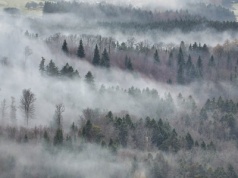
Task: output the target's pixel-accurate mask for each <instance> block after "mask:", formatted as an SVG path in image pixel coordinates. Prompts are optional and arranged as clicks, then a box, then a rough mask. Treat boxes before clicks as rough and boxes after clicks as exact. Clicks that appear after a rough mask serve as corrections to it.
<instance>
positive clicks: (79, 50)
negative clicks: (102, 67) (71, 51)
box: [77, 40, 85, 58]
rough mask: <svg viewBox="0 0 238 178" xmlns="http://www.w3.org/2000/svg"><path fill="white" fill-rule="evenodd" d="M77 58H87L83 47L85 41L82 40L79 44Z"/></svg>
mask: <svg viewBox="0 0 238 178" xmlns="http://www.w3.org/2000/svg"><path fill="white" fill-rule="evenodd" d="M77 56H78V57H79V58H84V57H85V52H84V47H83V41H82V40H80V42H79V47H78V51H77Z"/></svg>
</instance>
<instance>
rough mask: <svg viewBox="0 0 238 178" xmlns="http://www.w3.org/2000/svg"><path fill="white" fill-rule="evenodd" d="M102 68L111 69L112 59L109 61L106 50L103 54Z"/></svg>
mask: <svg viewBox="0 0 238 178" xmlns="http://www.w3.org/2000/svg"><path fill="white" fill-rule="evenodd" d="M101 66H103V67H107V68H109V67H110V59H109V56H108V53H107V50H106V48H105V49H104V51H103V53H102V58H101Z"/></svg>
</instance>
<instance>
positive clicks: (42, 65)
mask: <svg viewBox="0 0 238 178" xmlns="http://www.w3.org/2000/svg"><path fill="white" fill-rule="evenodd" d="M39 70H40V72H41V73H44V71H45V58H43V57H42V60H41V62H40V66H39Z"/></svg>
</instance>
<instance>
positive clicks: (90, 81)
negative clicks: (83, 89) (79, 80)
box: [85, 71, 95, 88]
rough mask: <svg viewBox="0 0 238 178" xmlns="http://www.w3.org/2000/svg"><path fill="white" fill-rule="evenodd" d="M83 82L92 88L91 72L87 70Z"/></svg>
mask: <svg viewBox="0 0 238 178" xmlns="http://www.w3.org/2000/svg"><path fill="white" fill-rule="evenodd" d="M85 82H86V83H87V84H88V85H89V86H90V87H91V88H94V87H95V84H94V77H93V75H92V73H91V72H90V71H89V72H88V73H87V74H86V75H85Z"/></svg>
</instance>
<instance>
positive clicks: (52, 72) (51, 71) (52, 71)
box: [46, 60, 59, 76]
mask: <svg viewBox="0 0 238 178" xmlns="http://www.w3.org/2000/svg"><path fill="white" fill-rule="evenodd" d="M46 73H47V74H48V75H49V76H58V74H59V71H58V68H57V67H56V66H55V63H54V62H53V61H52V60H50V62H49V64H48V65H47V66H46Z"/></svg>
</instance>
